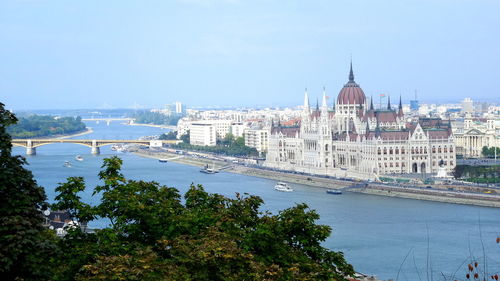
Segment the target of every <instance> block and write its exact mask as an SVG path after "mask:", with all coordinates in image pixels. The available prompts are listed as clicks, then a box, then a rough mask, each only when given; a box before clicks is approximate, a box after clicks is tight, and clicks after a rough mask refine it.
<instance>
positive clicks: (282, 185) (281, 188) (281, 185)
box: [274, 182, 293, 192]
mask: <svg viewBox="0 0 500 281" xmlns="http://www.w3.org/2000/svg"><path fill="white" fill-rule="evenodd" d="M274 189H276V190H277V191H281V192H292V191H293V188H291V187H290V186H289V185H288V184H287V183H286V182H278V183H277V184H276V185H275V186H274Z"/></svg>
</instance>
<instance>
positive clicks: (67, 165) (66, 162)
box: [63, 161, 71, 168]
mask: <svg viewBox="0 0 500 281" xmlns="http://www.w3.org/2000/svg"><path fill="white" fill-rule="evenodd" d="M63 167H66V168H71V162H69V161H64V164H63Z"/></svg>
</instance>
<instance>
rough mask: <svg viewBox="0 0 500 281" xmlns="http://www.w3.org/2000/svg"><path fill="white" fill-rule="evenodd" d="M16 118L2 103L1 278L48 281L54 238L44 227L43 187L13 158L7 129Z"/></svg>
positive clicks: (0, 137) (0, 168)
mask: <svg viewBox="0 0 500 281" xmlns="http://www.w3.org/2000/svg"><path fill="white" fill-rule="evenodd" d="M16 122H17V119H16V117H15V116H14V115H13V114H12V113H11V112H9V111H8V110H5V108H4V104H2V103H0V276H2V279H3V280H48V279H51V272H52V271H51V266H50V264H49V263H48V260H47V257H50V256H52V255H53V254H54V253H55V247H54V244H53V241H54V239H55V237H54V235H53V234H52V233H51V232H49V230H48V229H46V228H45V227H43V225H42V224H43V222H44V218H43V214H42V210H45V209H46V208H47V203H46V199H47V198H46V196H45V191H44V189H43V187H40V186H38V185H37V183H36V181H35V180H34V179H33V174H32V173H31V172H30V171H29V170H27V169H25V168H24V167H23V165H26V164H27V162H26V160H25V159H24V158H23V157H21V156H12V154H11V152H12V144H11V137H10V135H9V134H8V133H7V130H6V128H7V127H8V126H10V125H12V124H15V123H16Z"/></svg>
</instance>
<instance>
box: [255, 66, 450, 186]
mask: <svg viewBox="0 0 500 281" xmlns="http://www.w3.org/2000/svg"><path fill="white" fill-rule="evenodd" d="M264 165H265V166H268V167H273V168H278V169H284V170H292V171H299V172H306V173H312V174H321V175H329V176H340V177H346V176H348V177H354V178H365V179H366V178H376V177H378V176H379V175H382V174H393V173H396V174H404V173H437V171H438V169H439V168H440V167H441V166H443V167H445V169H446V171H448V172H451V170H452V169H453V168H454V167H455V165H456V160H455V145H454V141H453V134H452V131H451V124H450V122H447V121H443V120H441V119H439V118H425V119H420V120H418V121H417V122H413V123H407V122H406V120H405V118H404V114H403V107H402V103H401V99H400V101H399V106H398V108H397V109H396V108H392V107H391V104H390V99H389V100H388V105H387V108H386V109H377V110H375V109H374V107H373V103H370V104H369V105H368V102H367V99H366V96H365V94H364V92H363V90H362V89H361V88H360V87H359V85H358V84H357V83H356V82H355V81H354V74H353V72H352V65H351V71H350V75H349V81H348V82H347V84H345V85H344V87H343V88H342V90H341V91H340V93H339V95H338V98H337V100H336V103H335V105H334V108H330V107H329V106H328V105H327V102H326V93H323V102H322V105H321V107H319V106H318V107H317V108H316V109H311V107H310V105H309V98H308V94H307V92H306V93H305V99H304V107H303V112H302V118H301V122H300V125H298V126H288V127H287V126H281V125H278V126H273V127H272V129H271V135H270V136H269V147H268V153H267V155H266V161H265V164H264Z"/></svg>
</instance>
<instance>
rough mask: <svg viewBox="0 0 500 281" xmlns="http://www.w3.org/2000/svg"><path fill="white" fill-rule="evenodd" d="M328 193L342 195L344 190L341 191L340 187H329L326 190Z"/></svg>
mask: <svg viewBox="0 0 500 281" xmlns="http://www.w3.org/2000/svg"><path fill="white" fill-rule="evenodd" d="M326 193H328V194H334V195H340V194H342V191H340V190H338V189H328V190H327V191H326Z"/></svg>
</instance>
